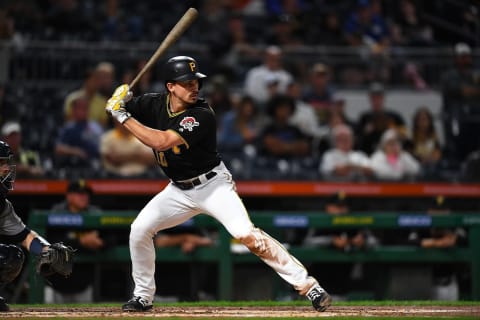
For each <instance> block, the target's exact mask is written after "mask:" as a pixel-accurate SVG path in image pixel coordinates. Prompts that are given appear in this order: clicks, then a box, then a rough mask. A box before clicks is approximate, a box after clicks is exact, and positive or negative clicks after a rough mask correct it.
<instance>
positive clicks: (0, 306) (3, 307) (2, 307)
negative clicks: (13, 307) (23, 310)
mask: <svg viewBox="0 0 480 320" xmlns="http://www.w3.org/2000/svg"><path fill="white" fill-rule="evenodd" d="M2 311H10V307H9V306H8V304H7V302H6V301H5V299H4V298H3V297H0V312H2Z"/></svg>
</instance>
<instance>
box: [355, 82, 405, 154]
mask: <svg viewBox="0 0 480 320" xmlns="http://www.w3.org/2000/svg"><path fill="white" fill-rule="evenodd" d="M368 98H369V101H370V110H368V111H365V112H363V113H362V114H360V117H359V120H358V122H357V126H356V129H355V132H356V136H357V137H358V138H359V141H358V143H359V149H360V150H362V151H363V152H365V153H366V154H368V155H371V154H372V153H373V152H374V151H375V150H376V149H377V147H378V143H379V141H380V138H381V137H382V134H383V133H384V132H385V131H386V130H388V129H390V128H393V129H395V130H397V132H398V134H399V135H400V138H401V139H402V140H403V139H405V138H406V137H407V129H406V126H405V120H404V119H403V117H402V116H401V115H400V114H399V113H398V112H396V111H393V110H389V109H388V108H387V107H385V105H384V103H385V89H384V87H383V85H382V84H380V83H378V82H374V83H372V84H371V85H370V89H369V94H368Z"/></svg>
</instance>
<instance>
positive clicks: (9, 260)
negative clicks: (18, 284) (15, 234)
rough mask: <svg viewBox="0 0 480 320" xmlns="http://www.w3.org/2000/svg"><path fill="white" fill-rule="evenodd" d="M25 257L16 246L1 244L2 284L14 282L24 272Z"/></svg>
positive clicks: (0, 271)
mask: <svg viewBox="0 0 480 320" xmlns="http://www.w3.org/2000/svg"><path fill="white" fill-rule="evenodd" d="M24 260H25V255H24V254H23V251H22V249H20V248H19V247H17V246H16V245H13V244H10V245H6V244H0V284H5V283H9V282H12V281H13V280H15V278H16V277H17V276H18V274H19V273H20V271H22V266H23V261H24Z"/></svg>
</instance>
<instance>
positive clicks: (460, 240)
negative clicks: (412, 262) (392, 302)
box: [408, 195, 468, 301]
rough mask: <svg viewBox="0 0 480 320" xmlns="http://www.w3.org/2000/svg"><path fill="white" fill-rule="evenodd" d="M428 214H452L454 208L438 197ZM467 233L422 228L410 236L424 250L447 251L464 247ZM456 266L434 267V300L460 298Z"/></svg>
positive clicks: (409, 239)
mask: <svg viewBox="0 0 480 320" xmlns="http://www.w3.org/2000/svg"><path fill="white" fill-rule="evenodd" d="M426 212H427V213H428V214H429V215H448V214H452V207H451V205H450V204H448V201H447V199H445V197H444V196H443V195H437V196H436V197H434V199H433V201H432V202H431V203H429V204H428V206H427V208H426ZM467 240H468V236H467V232H466V230H465V229H463V228H438V227H434V228H422V229H416V230H412V231H411V232H410V234H409V235H408V241H409V243H411V244H414V245H418V246H420V247H422V248H427V249H430V248H432V249H433V248H437V249H447V248H453V247H458V246H464V245H465V244H466V243H467ZM457 273H458V272H457V270H456V266H455V265H454V264H434V265H433V281H434V283H433V285H434V288H433V296H432V299H434V300H452V301H457V300H458V298H459V283H458V276H457Z"/></svg>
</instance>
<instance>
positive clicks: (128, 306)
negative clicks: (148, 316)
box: [122, 297, 153, 312]
mask: <svg viewBox="0 0 480 320" xmlns="http://www.w3.org/2000/svg"><path fill="white" fill-rule="evenodd" d="M152 307H153V304H152V303H151V302H150V301H148V300H147V299H143V298H142V297H133V298H132V299H130V300H128V301H127V303H125V304H124V305H123V306H122V310H123V311H133V312H143V311H147V310H150V309H152Z"/></svg>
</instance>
